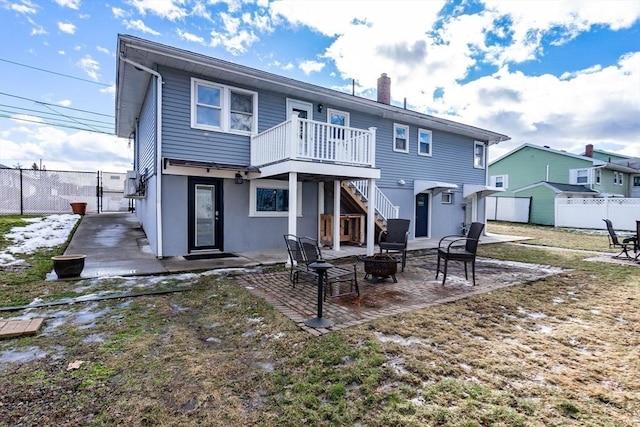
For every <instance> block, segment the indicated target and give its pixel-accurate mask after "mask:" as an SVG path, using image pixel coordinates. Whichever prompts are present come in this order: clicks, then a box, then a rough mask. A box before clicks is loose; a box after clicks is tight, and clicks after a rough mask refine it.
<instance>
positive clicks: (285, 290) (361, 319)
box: [238, 255, 562, 335]
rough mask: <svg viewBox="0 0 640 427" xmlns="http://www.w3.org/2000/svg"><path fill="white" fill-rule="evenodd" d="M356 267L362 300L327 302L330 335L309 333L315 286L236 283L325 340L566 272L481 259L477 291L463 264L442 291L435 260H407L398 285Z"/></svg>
mask: <svg viewBox="0 0 640 427" xmlns="http://www.w3.org/2000/svg"><path fill="white" fill-rule="evenodd" d="M357 267H358V284H359V285H360V297H357V296H345V297H337V298H329V299H328V300H327V301H326V302H325V303H324V307H323V318H327V319H329V320H332V321H333V322H335V325H334V326H332V327H331V328H328V329H324V328H318V329H314V328H309V327H307V326H306V325H305V324H304V322H305V321H306V320H308V319H310V318H314V317H316V315H317V282H308V283H304V282H301V283H299V284H298V285H296V287H295V288H293V287H292V286H291V283H290V282H289V272H288V271H281V272H273V273H256V274H246V275H244V276H239V277H238V282H239V284H240V285H241V286H244V287H245V288H246V289H248V290H249V291H250V292H252V293H253V294H254V295H256V296H259V297H261V298H263V299H265V300H266V301H267V302H268V303H269V304H271V305H272V306H273V307H274V308H276V309H277V310H278V311H280V312H281V313H282V314H283V315H285V316H287V317H288V318H289V319H291V320H292V321H293V322H295V323H296V324H297V325H298V326H300V327H301V328H302V329H304V330H306V331H308V332H310V333H312V334H314V335H321V334H324V333H327V332H331V331H336V330H340V329H343V328H348V327H350V326H355V325H359V324H362V323H365V322H369V321H372V320H375V319H378V318H381V317H385V316H392V315H396V314H401V313H407V312H411V311H415V310H419V309H421V308H425V307H429V306H433V305H437V304H443V303H446V302H450V301H455V300H458V299H461V298H465V297H467V296H470V295H475V294H482V293H485V292H490V291H492V290H495V289H499V288H503V287H507V286H513V285H519V284H524V283H527V282H531V281H533V280H538V279H541V278H543V277H547V276H550V275H553V274H557V273H559V272H561V271H562V270H561V269H560V268H556V267H550V266H541V265H534V264H524V263H516V262H509V261H497V260H491V259H483V258H478V259H477V262H476V286H472V285H471V282H468V281H467V280H465V278H464V268H463V266H462V264H459V263H450V265H449V273H448V277H447V282H446V284H445V286H442V275H440V277H439V280H435V271H436V257H435V255H426V256H420V257H413V258H410V259H408V260H407V266H406V268H405V271H404V272H402V273H401V272H398V274H397V275H396V277H397V279H398V283H393V281H392V280H391V279H390V278H389V279H385V280H384V281H379V282H378V283H375V284H374V283H371V282H369V281H368V280H364V276H365V273H364V266H363V264H362V263H359V264H358V266H357ZM470 268H471V267H469V269H470ZM469 277H471V272H470V271H469Z"/></svg>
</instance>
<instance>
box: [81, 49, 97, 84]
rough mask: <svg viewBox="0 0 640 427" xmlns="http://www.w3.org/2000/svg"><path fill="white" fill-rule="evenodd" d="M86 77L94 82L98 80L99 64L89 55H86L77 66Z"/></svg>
mask: <svg viewBox="0 0 640 427" xmlns="http://www.w3.org/2000/svg"><path fill="white" fill-rule="evenodd" d="M77 65H78V66H79V67H80V68H82V70H83V71H84V72H85V73H87V75H88V76H89V77H90V78H91V79H92V80H95V81H98V80H99V78H100V64H99V63H98V61H96V60H95V59H93V58H92V57H91V55H86V56H85V57H84V58H82V59H81V60H80V61H79V62H78V64H77Z"/></svg>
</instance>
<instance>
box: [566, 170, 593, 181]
mask: <svg viewBox="0 0 640 427" xmlns="http://www.w3.org/2000/svg"><path fill="white" fill-rule="evenodd" d="M569 184H577V185H584V184H591V179H590V174H589V169H570V170H569Z"/></svg>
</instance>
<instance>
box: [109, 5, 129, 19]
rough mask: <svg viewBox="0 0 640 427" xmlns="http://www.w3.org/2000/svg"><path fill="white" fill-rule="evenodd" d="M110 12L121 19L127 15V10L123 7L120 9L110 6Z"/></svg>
mask: <svg viewBox="0 0 640 427" xmlns="http://www.w3.org/2000/svg"><path fill="white" fill-rule="evenodd" d="M111 13H112V14H113V17H114V18H116V19H121V18H124V17H125V16H127V12H126V11H125V10H124V9H121V8H119V7H112V8H111Z"/></svg>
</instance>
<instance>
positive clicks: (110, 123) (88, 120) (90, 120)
mask: <svg viewBox="0 0 640 427" xmlns="http://www.w3.org/2000/svg"><path fill="white" fill-rule="evenodd" d="M0 107H6V108H13V109H15V110H22V111H31V112H34V113H39V114H49V115H53V113H49V112H48V111H41V110H34V109H33V108H24V107H14V106H13V105H7V104H0ZM0 111H2V112H4V113H14V114H20V112H18V111H12V110H0ZM29 115H31V116H36V115H35V114H29ZM36 117H39V118H41V119H46V118H47V117H42V116H36ZM73 118H75V119H81V120H84V121H85V122H93V123H104V124H107V125H111V126H113V122H105V121H104V120H95V119H85V118H84V117H73Z"/></svg>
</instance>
